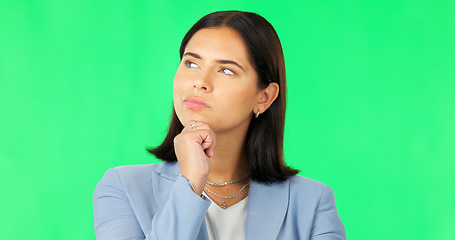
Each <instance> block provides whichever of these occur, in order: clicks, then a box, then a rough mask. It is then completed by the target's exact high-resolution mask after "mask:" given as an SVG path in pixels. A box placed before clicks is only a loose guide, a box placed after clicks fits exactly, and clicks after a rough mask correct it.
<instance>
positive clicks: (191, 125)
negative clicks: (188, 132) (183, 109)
mask: <svg viewBox="0 0 455 240" xmlns="http://www.w3.org/2000/svg"><path fill="white" fill-rule="evenodd" d="M194 125H196V124H195V123H193V124H190V126H188V129H194V130H197V128H196V127H194Z"/></svg>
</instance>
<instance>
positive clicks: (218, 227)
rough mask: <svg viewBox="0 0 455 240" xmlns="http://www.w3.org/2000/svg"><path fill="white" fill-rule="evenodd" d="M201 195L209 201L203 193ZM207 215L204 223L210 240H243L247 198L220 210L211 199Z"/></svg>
mask: <svg viewBox="0 0 455 240" xmlns="http://www.w3.org/2000/svg"><path fill="white" fill-rule="evenodd" d="M203 194H204V195H205V196H206V197H207V198H208V199H210V198H209V197H208V196H207V195H206V194H205V192H203ZM210 201H212V204H210V207H209V209H208V210H207V213H206V214H205V223H206V224H207V232H208V233H209V239H210V240H232V239H236V240H237V239H238V240H244V239H245V234H246V210H247V206H248V197H246V198H244V199H242V200H240V202H238V203H236V204H234V205H232V206H230V207H228V208H226V209H222V208H221V207H219V206H218V205H217V203H216V202H214V201H213V200H212V199H210Z"/></svg>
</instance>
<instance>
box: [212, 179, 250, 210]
mask: <svg viewBox="0 0 455 240" xmlns="http://www.w3.org/2000/svg"><path fill="white" fill-rule="evenodd" d="M249 176H250V175H246V176H245V177H242V178H240V179H237V180H233V181H229V182H223V183H214V182H211V181H208V180H207V183H208V184H209V185H212V186H215V187H224V186H226V185H229V184H233V183H238V182H241V181H243V180H245V179H247V178H248V177H249ZM249 186H250V183H246V184H245V185H243V186H242V188H240V190H239V191H238V192H237V193H235V194H234V195H231V196H222V195H219V194H217V193H215V192H213V191H212V190H210V189H209V188H208V187H207V186H204V192H205V193H206V194H207V195H211V196H212V197H213V196H215V197H218V198H221V199H223V200H221V201H219V200H216V199H213V198H212V200H214V201H215V202H217V205H218V206H220V207H221V208H222V209H226V208H227V205H226V203H227V202H228V201H230V200H231V199H233V198H236V197H238V196H240V195H241V194H242V193H243V192H245V190H246V189H247V188H248V187H249Z"/></svg>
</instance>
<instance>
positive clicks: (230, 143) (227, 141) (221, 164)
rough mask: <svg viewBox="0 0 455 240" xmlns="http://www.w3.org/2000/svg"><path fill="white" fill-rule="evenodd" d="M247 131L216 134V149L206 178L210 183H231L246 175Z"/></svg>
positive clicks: (240, 130)
mask: <svg viewBox="0 0 455 240" xmlns="http://www.w3.org/2000/svg"><path fill="white" fill-rule="evenodd" d="M247 130H248V128H247V129H239V131H233V132H230V133H217V136H216V148H215V151H214V155H213V157H212V159H211V166H210V172H209V176H208V179H209V180H210V181H212V182H226V181H232V180H236V179H239V178H242V177H244V176H246V175H247V174H248V163H247V159H246V150H245V141H246V134H247Z"/></svg>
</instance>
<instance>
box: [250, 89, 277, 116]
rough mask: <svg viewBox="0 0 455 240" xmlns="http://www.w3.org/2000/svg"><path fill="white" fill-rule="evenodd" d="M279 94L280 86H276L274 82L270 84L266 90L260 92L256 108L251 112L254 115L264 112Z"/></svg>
mask: <svg viewBox="0 0 455 240" xmlns="http://www.w3.org/2000/svg"><path fill="white" fill-rule="evenodd" d="M279 92H280V86H278V84H277V83H275V82H272V83H270V84H269V86H268V87H267V88H265V89H263V90H261V94H260V98H259V100H258V102H257V104H256V106H255V107H254V109H253V111H254V112H255V113H258V112H259V113H263V112H265V111H266V110H267V109H268V108H269V107H270V105H272V103H273V102H274V101H275V99H276V98H277V97H278V93H279Z"/></svg>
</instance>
